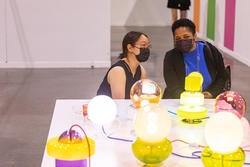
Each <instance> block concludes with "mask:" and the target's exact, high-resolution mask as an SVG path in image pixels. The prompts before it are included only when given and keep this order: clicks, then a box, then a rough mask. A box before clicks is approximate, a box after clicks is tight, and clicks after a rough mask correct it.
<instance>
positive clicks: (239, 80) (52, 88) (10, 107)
mask: <svg viewBox="0 0 250 167" xmlns="http://www.w3.org/2000/svg"><path fill="white" fill-rule="evenodd" d="M130 30H137V31H143V32H144V33H146V34H148V35H149V37H150V41H151V43H152V45H153V48H152V56H151V57H150V60H149V61H148V62H147V63H145V64H144V67H145V68H146V70H147V72H148V78H150V79H152V80H154V81H156V82H157V83H158V84H159V85H160V87H161V88H164V87H165V84H164V80H163V77H162V76H163V75H162V61H163V58H164V53H165V51H166V50H169V49H171V48H172V46H173V44H172V43H173V41H172V35H171V32H170V27H112V33H111V50H112V62H115V61H116V60H117V59H116V57H117V55H118V53H119V52H120V48H121V41H122V38H123V36H124V35H125V33H126V32H128V31H130ZM224 56H225V60H226V63H229V64H231V68H232V90H235V91H238V92H239V93H240V94H241V95H242V96H243V97H245V100H246V101H247V106H248V107H249V106H250V102H249V101H250V89H249V87H248V82H249V81H250V75H249V73H250V68H249V67H248V66H246V65H244V64H242V63H240V62H238V61H236V60H234V59H232V58H230V56H228V55H224ZM106 70H107V69H105V68H103V69H1V70H0V79H1V80H0V127H1V129H0V134H1V137H0V166H6V167H7V166H8V167H10V166H11V167H12V166H13V167H36V166H40V164H41V160H42V156H43V151H44V147H45V143H46V139H47V135H48V131H49V126H50V121H51V118H52V114H53V108H54V105H55V100H56V99H89V98H92V97H93V96H94V95H95V93H96V90H97V88H98V86H99V84H100V82H101V80H102V79H103V76H104V74H105V73H106ZM246 117H247V118H248V120H250V113H249V112H248V111H247V113H246Z"/></svg>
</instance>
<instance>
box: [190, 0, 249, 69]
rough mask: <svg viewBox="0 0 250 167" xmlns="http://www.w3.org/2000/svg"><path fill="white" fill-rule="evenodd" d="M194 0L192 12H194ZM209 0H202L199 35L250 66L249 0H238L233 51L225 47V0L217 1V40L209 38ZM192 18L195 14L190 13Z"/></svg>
mask: <svg viewBox="0 0 250 167" xmlns="http://www.w3.org/2000/svg"><path fill="white" fill-rule="evenodd" d="M193 1H194V0H192V1H191V2H192V7H191V11H190V12H191V13H193ZM207 4H208V0H201V10H200V32H199V33H198V37H200V38H202V39H204V40H208V41H210V42H212V43H213V44H214V45H215V46H217V47H218V48H220V49H221V50H223V51H224V52H226V53H228V54H229V55H231V56H232V57H234V58H236V59H238V60H239V61H241V62H243V63H245V64H247V65H248V66H250V54H249V53H250V47H249V46H248V43H249V41H248V40H249V39H250V35H249V30H250V22H249V21H248V20H249V19H248V17H249V16H250V10H249V8H248V6H250V1H249V0H239V1H236V17H235V41H234V51H231V50H229V49H227V48H226V47H224V25H225V1H220V0H217V1H216V14H215V40H214V41H211V40H209V39H207V37H206V32H207V28H206V27H207V6H208V5H207ZM189 18H190V19H191V20H192V19H193V15H189Z"/></svg>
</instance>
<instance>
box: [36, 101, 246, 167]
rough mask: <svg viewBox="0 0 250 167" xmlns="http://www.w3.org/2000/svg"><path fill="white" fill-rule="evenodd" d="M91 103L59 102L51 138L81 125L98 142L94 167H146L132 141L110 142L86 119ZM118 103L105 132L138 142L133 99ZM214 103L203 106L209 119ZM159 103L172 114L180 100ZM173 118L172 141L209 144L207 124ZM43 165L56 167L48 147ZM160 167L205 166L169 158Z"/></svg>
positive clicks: (185, 149)
mask: <svg viewBox="0 0 250 167" xmlns="http://www.w3.org/2000/svg"><path fill="white" fill-rule="evenodd" d="M88 102H89V100H57V101H56V104H55V109H54V114H53V118H52V121H51V125H50V130H49V134H48V139H50V138H53V137H56V136H60V135H61V134H62V132H64V131H66V130H69V128H70V127H71V126H72V125H73V124H79V125H81V126H82V127H83V128H84V130H85V131H86V133H87V135H88V136H89V137H90V138H92V139H94V140H95V142H96V153H95V154H94V155H93V156H92V157H91V166H92V167H103V166H107V165H104V164H108V166H109V167H123V166H124V167H127V166H129V167H133V166H134V167H136V166H143V165H142V164H141V163H140V162H139V161H138V160H137V159H136V158H135V156H134V155H133V153H132V149H131V145H132V142H124V141H118V140H112V139H108V138H107V137H106V136H105V135H104V133H103V131H102V130H101V126H98V125H94V124H92V123H91V122H90V121H87V120H86V119H84V118H83V116H82V114H81V106H82V105H83V104H87V103H88ZM115 103H116V104H117V108H118V115H117V118H116V120H115V121H113V123H112V124H110V125H107V126H104V128H105V130H106V133H108V134H109V135H110V136H112V137H116V138H122V139H129V140H135V138H136V137H135V135H134V133H133V117H134V115H135V109H134V107H132V102H131V101H130V100H115ZM213 103H214V100H205V105H204V106H205V107H207V109H208V116H210V115H212V114H213ZM160 104H161V105H163V106H164V107H165V108H166V109H168V110H169V111H171V112H174V113H176V112H177V107H178V106H179V100H174V99H172V100H161V101H160ZM170 115H171V118H172V128H171V132H170V134H169V136H168V139H169V140H174V139H181V140H184V141H187V142H190V143H193V144H200V145H206V143H205V140H204V134H203V133H204V125H205V122H206V121H203V123H201V124H196V125H190V124H183V123H180V119H179V118H178V117H177V116H176V115H174V114H170ZM77 131H78V132H80V133H81V131H80V129H77ZM81 134H82V133H81ZM248 134H249V135H248V139H246V141H245V142H244V143H243V145H249V144H250V133H248ZM48 139H47V140H48ZM172 145H173V150H172V152H174V153H178V154H181V155H184V156H191V155H192V152H194V151H202V149H200V148H198V147H191V146H190V145H187V144H184V143H180V142H175V143H173V144H172ZM246 162H250V154H249V153H246ZM41 166H42V167H53V166H55V159H54V158H52V157H50V156H49V155H48V154H47V151H46V147H45V151H44V156H43V160H42V165H41ZM160 166H164V167H165V166H171V167H190V166H192V167H202V166H203V164H202V162H201V160H200V159H186V158H180V157H177V156H175V155H170V156H169V157H168V159H167V160H165V161H164V163H162V164H161V165H160ZM245 166H246V165H244V167H245Z"/></svg>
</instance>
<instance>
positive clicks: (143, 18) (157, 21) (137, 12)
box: [111, 0, 171, 26]
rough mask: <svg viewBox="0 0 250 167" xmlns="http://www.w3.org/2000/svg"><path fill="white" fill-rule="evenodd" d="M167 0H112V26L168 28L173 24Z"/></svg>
mask: <svg viewBox="0 0 250 167" xmlns="http://www.w3.org/2000/svg"><path fill="white" fill-rule="evenodd" d="M166 6H167V0H111V25H112V26H166V25H170V24H171V10H170V9H168V8H167V7H166Z"/></svg>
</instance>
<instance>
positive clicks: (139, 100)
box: [130, 79, 161, 108]
mask: <svg viewBox="0 0 250 167" xmlns="http://www.w3.org/2000/svg"><path fill="white" fill-rule="evenodd" d="M130 98H131V100H132V102H133V103H134V105H135V107H137V108H140V107H142V106H143V105H145V104H148V103H159V101H160V99H161V88H160V87H159V86H158V85H157V83H155V82H154V81H152V80H149V79H143V80H139V81H137V82H136V83H134V85H133V86H132V88H131V90H130Z"/></svg>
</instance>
